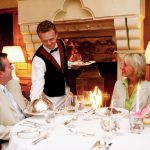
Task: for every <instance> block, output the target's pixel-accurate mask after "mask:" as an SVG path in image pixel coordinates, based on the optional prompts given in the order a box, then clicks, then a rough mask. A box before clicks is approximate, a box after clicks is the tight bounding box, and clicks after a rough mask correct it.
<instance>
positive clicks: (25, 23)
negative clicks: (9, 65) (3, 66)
mask: <svg viewBox="0 0 150 150" xmlns="http://www.w3.org/2000/svg"><path fill="white" fill-rule="evenodd" d="M110 1H113V0H105V1H103V0H95V2H94V3H93V0H57V1H51V0H44V2H43V0H36V4H35V0H18V15H19V18H18V19H19V24H20V29H21V32H22V35H23V39H24V43H25V44H26V52H27V54H28V60H29V61H30V60H31V59H32V56H33V54H34V53H35V50H36V49H37V48H38V47H39V46H40V44H41V43H40V40H39V38H38V36H37V34H36V27H37V24H38V23H39V22H41V21H43V20H46V19H48V20H51V21H52V22H54V23H55V24H56V27H57V30H58V33H59V38H63V39H69V40H70V39H73V40H79V41H80V42H82V44H83V45H82V49H81V53H82V54H83V55H84V58H85V59H90V60H94V61H96V62H97V66H98V69H99V72H100V74H101V75H102V77H104V89H105V87H110V89H109V90H108V89H107V91H108V92H109V93H110V92H112V89H113V85H114V82H115V81H116V79H120V78H121V73H120V70H119V68H120V58H121V57H122V55H124V53H127V52H140V51H141V50H143V19H144V6H145V5H144V4H145V3H144V0H134V1H131V0H126V1H123V0H116V1H115V3H114V1H113V2H110ZM110 3H111V5H110ZM83 40H84V41H83Z"/></svg>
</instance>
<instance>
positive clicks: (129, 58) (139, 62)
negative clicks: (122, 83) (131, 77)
mask: <svg viewBox="0 0 150 150" xmlns="http://www.w3.org/2000/svg"><path fill="white" fill-rule="evenodd" d="M124 62H125V63H126V64H130V65H131V66H132V67H133V68H134V70H135V72H136V75H137V78H138V79H139V80H145V73H146V59H145V55H144V54H140V53H129V54H126V55H125V56H124Z"/></svg>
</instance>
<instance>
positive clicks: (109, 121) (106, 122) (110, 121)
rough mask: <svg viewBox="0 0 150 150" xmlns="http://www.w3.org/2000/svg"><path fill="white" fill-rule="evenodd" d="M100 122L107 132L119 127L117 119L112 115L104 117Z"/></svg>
mask: <svg viewBox="0 0 150 150" xmlns="http://www.w3.org/2000/svg"><path fill="white" fill-rule="evenodd" d="M100 123H101V128H102V129H103V130H104V131H107V132H109V131H112V130H115V128H116V127H117V121H116V120H115V119H114V118H113V117H112V116H111V115H108V116H104V117H102V118H101V122H100Z"/></svg>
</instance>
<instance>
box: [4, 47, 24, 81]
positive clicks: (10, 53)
mask: <svg viewBox="0 0 150 150" xmlns="http://www.w3.org/2000/svg"><path fill="white" fill-rule="evenodd" d="M2 52H3V53H6V54H7V58H8V59H9V61H10V62H11V63H12V65H13V67H14V69H13V71H12V76H13V79H17V80H19V78H18V77H17V76H16V71H15V64H14V63H17V62H25V58H24V55H23V52H22V48H21V47H20V46H4V47H3V50H2Z"/></svg>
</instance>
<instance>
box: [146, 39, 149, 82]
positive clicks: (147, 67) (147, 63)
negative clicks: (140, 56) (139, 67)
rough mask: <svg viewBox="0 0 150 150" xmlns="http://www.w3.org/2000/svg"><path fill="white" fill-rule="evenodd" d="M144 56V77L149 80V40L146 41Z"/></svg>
mask: <svg viewBox="0 0 150 150" xmlns="http://www.w3.org/2000/svg"><path fill="white" fill-rule="evenodd" d="M145 58H146V79H147V80H149V81H150V42H148V45H147V48H146V51H145Z"/></svg>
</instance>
